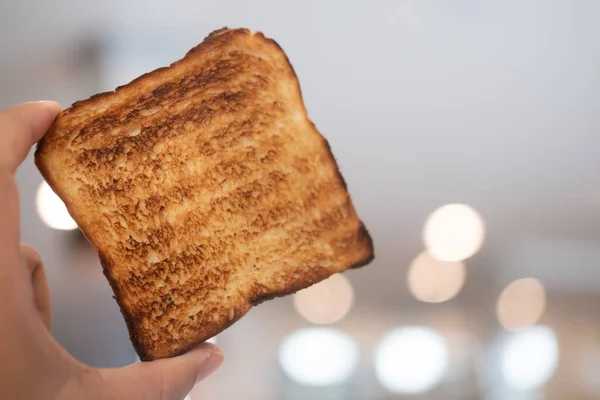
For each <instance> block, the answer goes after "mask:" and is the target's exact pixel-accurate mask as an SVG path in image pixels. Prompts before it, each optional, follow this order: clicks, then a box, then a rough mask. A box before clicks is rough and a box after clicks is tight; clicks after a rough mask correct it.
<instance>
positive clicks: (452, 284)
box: [407, 251, 466, 303]
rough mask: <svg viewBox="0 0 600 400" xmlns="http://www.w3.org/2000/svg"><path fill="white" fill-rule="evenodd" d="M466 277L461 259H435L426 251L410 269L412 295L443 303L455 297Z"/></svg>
mask: <svg viewBox="0 0 600 400" xmlns="http://www.w3.org/2000/svg"><path fill="white" fill-rule="evenodd" d="M465 278H466V271H465V266H464V264H463V263H462V262H460V261H453V262H446V261H439V260H437V259H435V258H434V257H433V256H432V255H431V254H430V253H429V252H427V251H425V252H423V253H421V254H419V255H418V256H417V258H415V260H414V261H413V262H412V263H411V265H410V267H409V269H408V279H407V281H408V288H409V290H410V292H411V293H412V295H413V296H414V297H415V298H416V299H418V300H421V301H424V302H427V303H441V302H444V301H447V300H450V299H452V298H453V297H455V296H456V295H457V294H458V293H459V292H460V290H461V289H462V287H463V285H464V283H465Z"/></svg>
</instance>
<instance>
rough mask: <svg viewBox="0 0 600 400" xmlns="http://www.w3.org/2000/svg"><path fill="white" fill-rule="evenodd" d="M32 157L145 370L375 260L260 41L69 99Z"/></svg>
mask: <svg viewBox="0 0 600 400" xmlns="http://www.w3.org/2000/svg"><path fill="white" fill-rule="evenodd" d="M35 162H36V165H37V167H38V168H39V170H40V171H41V173H42V175H43V177H44V178H45V179H46V181H47V182H48V184H49V185H50V186H51V187H52V189H53V190H54V191H55V192H56V193H57V194H58V196H59V197H60V198H61V199H62V200H63V201H64V202H65V204H66V206H67V209H68V210H69V212H70V214H71V215H72V217H73V218H74V219H75V221H76V222H77V224H78V225H79V227H80V229H81V230H82V231H83V233H84V234H85V236H86V237H87V238H88V240H89V241H90V242H91V243H92V245H93V246H94V247H95V248H96V249H97V250H98V253H99V257H100V260H101V263H102V266H103V270H104V274H105V275H106V278H107V279H108V281H109V282H110V285H111V286H112V289H113V291H114V297H115V299H116V301H117V302H118V304H119V306H120V309H121V312H122V314H123V316H124V318H125V321H126V323H127V327H128V329H129V334H130V337H131V340H132V343H133V345H134V347H135V349H136V351H137V353H138V355H139V356H140V359H141V360H143V361H149V360H153V359H159V358H166V357H172V356H176V355H179V354H182V353H184V352H186V351H188V350H189V349H190V348H192V347H193V346H194V345H196V344H198V343H201V342H203V341H205V340H207V339H209V338H211V337H212V336H214V335H216V334H218V333H219V332H221V331H223V330H224V329H226V328H227V327H229V326H230V325H231V324H233V323H234V322H236V321H237V320H239V319H240V318H241V317H242V316H244V314H246V313H247V312H248V311H249V310H250V308H251V307H252V306H254V305H257V304H259V303H261V302H263V301H265V300H268V299H272V298H274V297H278V296H284V295H288V294H291V293H294V292H296V291H298V290H300V289H303V288H306V287H308V286H311V285H313V284H315V283H317V282H319V281H322V280H324V279H326V278H328V277H329V276H331V275H333V274H335V273H339V272H342V271H345V270H347V269H350V268H356V267H360V266H363V265H365V264H368V263H369V262H370V261H371V260H373V258H374V250H373V243H372V240H371V237H370V236H369V233H368V232H367V230H366V228H365V226H364V224H363V223H362V222H361V221H360V219H359V217H358V216H357V213H356V211H355V209H354V206H353V204H352V200H351V198H350V195H349V193H348V190H347V187H346V184H345V182H344V179H343V177H342V175H341V174H340V172H339V170H338V166H337V164H336V161H335V159H334V157H333V155H332V152H331V149H330V147H329V145H328V143H327V141H326V140H325V139H324V138H323V136H321V134H320V133H319V131H318V130H317V129H316V127H315V126H314V125H313V123H312V122H311V121H310V120H309V119H308V115H307V111H306V108H305V106H304V102H303V99H302V94H301V91H300V86H299V82H298V79H297V77H296V74H295V73H294V70H293V68H292V66H291V64H290V63H289V61H288V59H287V56H286V55H285V53H284V52H283V50H282V49H281V48H280V47H279V45H278V44H277V43H276V42H275V41H273V40H271V39H268V38H266V37H265V36H264V35H263V34H262V33H252V32H250V31H249V30H247V29H227V28H224V29H221V30H218V31H215V32H213V33H211V34H210V35H209V36H208V37H207V38H206V39H204V41H203V42H202V43H201V44H199V45H198V46H196V47H195V48H193V49H192V50H190V51H189V52H188V53H187V55H186V56H185V57H184V58H182V59H181V60H179V61H177V62H175V63H173V64H171V65H170V66H169V67H165V68H160V69H158V70H155V71H153V72H150V73H148V74H145V75H143V76H141V77H139V78H137V79H135V80H134V81H132V82H131V83H129V84H127V85H125V86H121V87H119V88H117V89H116V90H115V91H113V92H108V93H102V94H98V95H95V96H93V97H91V98H90V99H88V100H84V101H80V102H76V103H74V104H73V105H72V106H71V107H70V108H68V109H66V110H64V111H63V112H62V113H61V114H60V115H59V116H58V117H57V119H56V120H55V122H54V123H53V125H52V126H51V128H50V129H49V131H48V133H47V134H46V136H45V137H44V138H43V139H42V140H41V141H40V143H39V144H38V146H37V149H36V153H35Z"/></svg>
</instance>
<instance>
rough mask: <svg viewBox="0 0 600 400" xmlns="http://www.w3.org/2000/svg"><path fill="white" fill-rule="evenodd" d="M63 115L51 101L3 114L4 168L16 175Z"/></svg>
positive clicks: (0, 144)
mask: <svg viewBox="0 0 600 400" xmlns="http://www.w3.org/2000/svg"><path fill="white" fill-rule="evenodd" d="M59 112H60V105H59V104H58V103H55V102H50V101H44V102H36V103H25V104H20V105H18V106H13V107H9V108H7V109H5V110H3V111H0V168H2V169H7V170H9V171H10V172H11V173H14V172H15V170H16V169H17V167H18V166H19V165H20V164H21V163H22V162H23V160H24V159H25V157H26V156H27V154H28V153H29V150H30V149H31V146H33V145H34V144H35V143H36V142H38V141H39V140H40V139H41V138H42V136H44V133H46V130H48V128H49V127H50V124H51V123H52V121H54V119H55V118H56V115H57V114H58V113H59Z"/></svg>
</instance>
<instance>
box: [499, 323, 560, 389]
mask: <svg viewBox="0 0 600 400" xmlns="http://www.w3.org/2000/svg"><path fill="white" fill-rule="evenodd" d="M557 364H558V343H557V341H556V335H555V334H554V331H553V330H552V329H550V328H548V327H545V326H536V327H533V328H530V329H527V330H525V331H521V332H518V333H513V334H511V335H510V336H509V337H508V338H507V340H506V342H505V343H504V347H503V350H502V363H501V367H502V374H503V376H504V379H505V381H506V384H507V385H508V387H510V388H511V389H513V390H516V391H528V390H535V389H538V388H540V387H541V386H543V385H544V384H545V383H546V382H547V381H548V380H549V379H550V378H551V377H552V375H553V374H554V371H555V370H556V367H557Z"/></svg>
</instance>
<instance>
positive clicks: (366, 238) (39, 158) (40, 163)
mask: <svg viewBox="0 0 600 400" xmlns="http://www.w3.org/2000/svg"><path fill="white" fill-rule="evenodd" d="M224 35H228V36H233V35H259V36H261V37H262V38H263V39H264V40H266V41H267V42H270V43H272V44H273V45H275V46H276V47H277V49H278V50H279V51H281V52H282V53H283V55H284V56H285V60H286V62H287V64H288V66H289V67H290V70H291V73H292V76H293V79H294V81H295V84H296V89H297V90H298V94H299V96H300V99H301V101H300V104H301V106H302V112H303V114H304V117H305V118H306V121H307V122H309V123H310V125H311V127H312V129H313V131H314V132H315V133H316V134H317V135H319V136H320V137H321V139H322V140H323V144H324V145H325V147H326V149H327V152H328V154H329V157H330V160H331V162H332V164H333V165H334V167H335V169H336V175H337V178H338V182H339V183H340V185H341V186H342V187H343V189H344V190H345V191H346V192H348V186H347V184H346V181H345V180H344V177H343V176H342V174H341V172H340V170H339V166H338V164H337V161H336V159H335V157H334V155H333V152H332V150H331V146H330V145H329V142H328V141H327V140H326V139H325V137H323V135H322V134H321V133H320V132H319V130H318V129H317V128H316V126H315V125H314V123H313V122H312V121H311V120H310V119H309V117H308V111H307V109H306V106H305V104H304V99H303V97H302V90H301V88H300V82H299V79H298V76H297V75H296V72H295V70H294V67H293V66H292V64H291V62H290V61H289V59H288V57H287V54H286V53H285V51H283V49H282V48H281V46H280V45H279V44H278V43H277V42H276V41H275V40H273V39H270V38H267V37H265V36H264V34H263V33H262V32H259V31H257V32H255V33H252V32H251V31H250V30H249V29H246V28H239V29H229V28H226V27H225V28H221V29H218V30H215V31H213V32H212V33H210V34H209V35H208V36H207V37H206V38H205V39H204V40H203V41H202V43H200V44H198V45H197V46H195V47H194V48H192V49H191V50H189V51H188V52H187V53H186V55H185V56H184V57H183V58H181V59H180V60H177V61H175V62H173V63H172V64H170V65H169V66H166V67H161V68H157V69H155V70H154V71H151V72H148V73H145V74H143V75H141V76H139V77H137V78H135V79H134V80H132V81H131V82H129V83H127V84H125V85H122V86H119V87H117V88H116V89H115V90H114V91H109V92H103V93H98V94H96V95H93V96H91V97H90V98H88V99H86V100H81V101H77V102H75V103H73V104H72V105H71V106H70V107H69V108H66V109H65V110H63V111H62V112H61V113H60V114H59V115H58V116H57V117H56V120H58V119H59V118H61V117H62V116H63V115H66V114H69V113H71V112H73V111H75V110H78V109H80V108H84V107H87V106H90V105H94V104H95V103H97V102H98V100H101V99H103V98H104V97H107V96H111V95H113V94H114V93H116V92H118V91H120V90H122V89H125V88H130V87H131V86H135V85H138V84H140V83H141V82H143V81H144V80H145V79H148V78H153V77H155V76H156V75H158V74H159V73H160V72H163V71H166V70H168V69H170V68H172V67H173V66H175V65H178V64H179V63H181V62H183V61H184V60H186V59H187V58H188V57H191V56H192V55H193V54H195V53H196V52H198V51H201V50H202V49H203V48H204V47H206V46H207V45H208V44H210V43H211V42H212V41H213V40H215V39H216V38H217V37H222V36H224ZM56 120H55V122H54V123H53V124H52V126H51V127H50V128H49V129H48V132H47V134H46V135H48V134H49V133H50V132H52V131H53V130H54V129H56ZM44 142H45V139H44V138H42V139H41V140H40V141H39V143H38V144H37V147H36V150H35V159H34V160H35V165H36V166H37V168H38V169H39V171H40V173H41V174H42V177H43V178H44V179H45V180H46V182H47V183H48V185H49V186H50V187H51V188H52V190H54V191H55V192H56V194H57V195H58V196H59V197H60V198H61V199H65V197H66V196H64V193H62V191H61V190H60V189H58V187H57V185H56V184H55V182H54V179H53V178H52V177H51V174H50V173H49V171H48V169H47V167H46V165H45V163H44V159H43V158H44V149H45V147H44ZM348 196H349V197H350V195H349V194H348ZM350 202H351V203H352V199H351V198H350ZM65 206H66V207H67V210H68V211H69V213H70V214H71V215H72V217H73V219H74V220H75V221H76V222H78V221H80V219H79V218H78V215H77V213H74V210H73V207H71V204H70V203H69V202H67V201H65ZM352 206H353V205H352ZM79 229H80V230H81V232H82V233H83V235H84V236H85V237H86V239H87V240H88V241H89V242H90V243H91V244H92V245H93V246H94V247H95V248H96V249H97V250H98V256H99V258H100V263H101V265H102V270H103V273H104V276H106V279H107V280H108V282H109V284H110V286H111V288H112V290H113V298H114V299H115V300H116V302H117V304H118V305H119V309H120V310H121V314H122V315H123V318H124V319H125V323H126V325H127V330H128V331H129V337H130V339H131V342H132V344H133V347H134V348H135V350H136V352H137V354H138V356H139V358H140V360H141V361H152V360H153V359H154V357H152V356H151V355H150V354H148V351H147V350H148V349H146V348H145V347H144V345H143V343H142V342H141V341H140V340H138V338H137V335H136V329H137V327H138V326H139V323H138V321H137V320H136V318H135V317H133V316H132V315H129V312H128V310H127V308H126V307H125V306H124V304H123V303H122V297H123V296H122V295H121V293H120V291H119V288H118V287H117V284H116V281H115V280H113V279H112V278H111V276H110V273H109V268H110V267H109V262H108V260H107V258H106V257H105V256H104V255H103V254H102V251H101V250H99V248H98V246H96V244H95V243H94V241H93V240H92V239H91V238H90V236H89V235H88V234H87V232H86V227H83V226H80V227H79ZM357 236H358V238H359V241H360V243H361V244H363V245H366V246H367V248H368V249H369V252H368V256H367V257H366V258H365V259H363V260H360V261H359V262H357V263H355V264H353V265H350V266H348V267H347V268H346V270H350V269H356V268H360V267H362V266H365V265H367V264H369V263H371V262H372V261H373V260H374V259H375V252H374V246H373V240H372V238H371V235H370V234H369V232H368V230H367V228H366V226H365V224H364V223H363V222H362V221H360V226H359V228H358V231H357ZM335 273H336V272H332V271H330V270H324V271H323V273H322V275H320V276H319V277H318V278H317V279H311V280H310V281H296V282H294V285H290V286H289V287H287V288H286V290H284V291H280V292H273V293H268V294H263V295H261V296H260V297H258V298H255V299H249V302H248V307H247V308H246V309H245V310H243V311H242V312H239V311H236V315H235V317H234V318H233V319H231V320H230V321H228V322H227V323H226V324H215V325H216V327H215V328H214V329H210V328H208V329H205V330H204V331H218V332H222V331H224V330H225V329H227V328H229V327H230V326H231V325H233V324H234V323H235V322H237V321H239V319H240V318H242V317H243V316H244V315H245V314H246V313H247V312H248V311H249V310H250V309H251V308H252V307H253V306H256V305H258V304H260V303H262V302H264V301H267V300H271V299H274V298H276V297H283V296H287V295H290V294H293V293H295V292H297V291H299V290H302V289H305V288H307V287H309V286H312V285H314V284H316V283H318V282H320V281H322V280H325V279H327V278H329V277H330V276H331V275H333V274H335ZM238 314H239V315H238ZM208 339H209V337H206V338H205V337H199V339H198V340H195V341H193V343H190V344H189V346H187V347H184V348H182V349H180V350H179V351H176V352H172V353H171V354H170V357H175V356H178V355H181V354H184V353H186V352H188V351H189V350H191V349H192V348H193V347H195V346H197V345H198V344H200V343H202V342H204V341H206V340H208Z"/></svg>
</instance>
